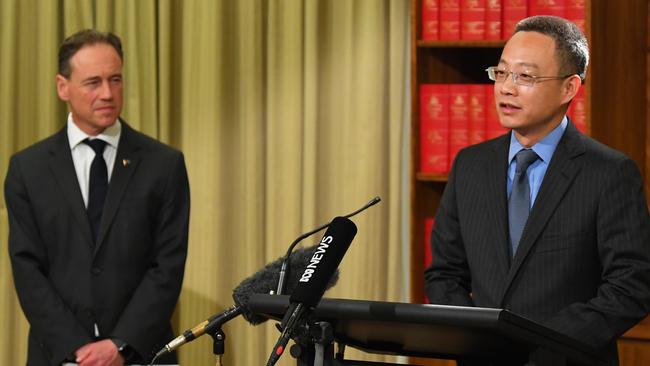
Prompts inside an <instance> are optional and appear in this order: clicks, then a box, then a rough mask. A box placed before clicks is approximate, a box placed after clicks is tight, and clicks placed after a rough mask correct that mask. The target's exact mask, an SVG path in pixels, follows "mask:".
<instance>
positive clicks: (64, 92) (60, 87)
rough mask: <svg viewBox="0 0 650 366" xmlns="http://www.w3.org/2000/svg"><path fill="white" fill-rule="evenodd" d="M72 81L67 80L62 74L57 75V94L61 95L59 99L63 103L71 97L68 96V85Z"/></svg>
mask: <svg viewBox="0 0 650 366" xmlns="http://www.w3.org/2000/svg"><path fill="white" fill-rule="evenodd" d="M69 83H70V80H68V79H66V78H65V76H63V75H61V74H56V93H57V94H59V98H61V100H62V101H64V102H67V101H68V100H69V99H70V97H69V95H68V93H69V89H68V84H69Z"/></svg>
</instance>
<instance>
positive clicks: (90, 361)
mask: <svg viewBox="0 0 650 366" xmlns="http://www.w3.org/2000/svg"><path fill="white" fill-rule="evenodd" d="M75 356H76V357H77V360H76V361H77V363H78V364H79V366H123V365H124V359H123V358H122V355H120V353H119V352H118V351H117V347H116V346H115V343H113V341H111V340H110V339H104V340H101V341H97V342H93V343H88V344H86V345H85V346H83V347H81V348H79V349H78V350H77V351H76V352H75Z"/></svg>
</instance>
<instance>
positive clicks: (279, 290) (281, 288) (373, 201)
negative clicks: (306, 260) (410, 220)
mask: <svg viewBox="0 0 650 366" xmlns="http://www.w3.org/2000/svg"><path fill="white" fill-rule="evenodd" d="M379 201H381V198H379V196H375V197H374V198H373V199H371V200H370V201H369V202H368V203H366V204H365V205H364V206H363V207H361V208H360V209H358V210H356V211H354V212H352V213H349V214H347V215H345V216H343V217H345V218H346V219H347V218H350V217H352V216H354V215H356V214H358V213H359V212H361V211H364V210H366V209H367V208H369V207H370V206H374V205H376V204H377V203H379ZM330 224H331V222H328V223H327V224H324V225H321V226H319V227H317V228H316V229H314V230H312V231H310V232H307V233H304V234H302V235H300V236H299V237H297V238H296V240H294V241H293V242H292V243H291V245H289V248H288V249H287V254H285V255H284V259H283V260H282V267H280V278H279V279H278V288H277V290H276V291H275V293H276V295H282V292H283V291H284V283H285V279H286V277H287V271H288V267H289V258H290V257H291V252H293V248H294V247H295V246H296V245H298V243H300V242H301V241H302V240H303V239H305V238H306V237H308V236H311V235H313V234H316V233H317V232H319V231H321V230H323V229H325V228H327V227H328V226H330Z"/></svg>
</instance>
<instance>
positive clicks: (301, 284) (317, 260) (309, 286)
mask: <svg viewBox="0 0 650 366" xmlns="http://www.w3.org/2000/svg"><path fill="white" fill-rule="evenodd" d="M356 233H357V226H356V225H355V224H354V223H353V222H352V221H350V220H349V219H347V218H345V217H335V218H334V220H332V223H331V224H330V227H329V228H328V229H327V231H326V232H325V235H323V238H322V239H321V241H320V243H319V244H318V245H317V248H316V250H315V251H314V254H313V256H312V258H311V259H310V260H309V263H308V264H307V265H306V266H305V268H304V270H303V271H302V272H301V274H300V277H299V278H298V285H297V286H296V289H295V290H294V291H292V292H291V297H290V302H291V303H303V304H304V305H306V306H308V307H315V306H316V305H318V302H319V301H320V299H321V298H322V297H323V294H324V293H325V290H326V289H327V283H328V282H329V281H330V278H331V277H332V276H333V275H334V273H335V272H336V271H337V269H338V267H339V264H340V263H341V260H342V259H343V256H344V255H345V252H346V251H347V250H348V248H349V247H350V243H352V239H354V236H355V235H356Z"/></svg>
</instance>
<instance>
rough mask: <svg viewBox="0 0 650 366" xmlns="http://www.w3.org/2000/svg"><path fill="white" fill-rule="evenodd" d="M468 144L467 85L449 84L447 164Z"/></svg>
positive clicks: (450, 164) (450, 163)
mask: <svg viewBox="0 0 650 366" xmlns="http://www.w3.org/2000/svg"><path fill="white" fill-rule="evenodd" d="M468 144H469V85H467V84H451V85H449V166H450V167H451V166H452V163H453V161H454V159H455V158H456V154H458V152H459V151H460V150H461V149H463V148H465V147H467V145H468Z"/></svg>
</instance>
